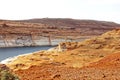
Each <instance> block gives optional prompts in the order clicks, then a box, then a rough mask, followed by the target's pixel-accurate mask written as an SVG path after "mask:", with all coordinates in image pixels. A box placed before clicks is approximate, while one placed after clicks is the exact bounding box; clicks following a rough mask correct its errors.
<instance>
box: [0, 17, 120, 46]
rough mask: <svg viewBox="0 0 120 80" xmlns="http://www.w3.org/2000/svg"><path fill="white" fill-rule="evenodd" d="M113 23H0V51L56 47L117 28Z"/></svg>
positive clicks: (63, 21) (62, 21) (47, 19)
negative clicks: (30, 47)
mask: <svg viewBox="0 0 120 80" xmlns="http://www.w3.org/2000/svg"><path fill="white" fill-rule="evenodd" d="M119 27H120V25H119V24H116V23H113V22H105V21H93V20H74V19H49V18H44V19H33V20H23V21H10V20H0V47H16V46H43V45H57V44H58V43H59V42H64V41H82V40H84V39H87V38H90V37H91V36H96V35H100V34H102V33H104V32H106V31H109V30H112V29H115V28H119Z"/></svg>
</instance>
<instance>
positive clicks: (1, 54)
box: [0, 46, 52, 61]
mask: <svg viewBox="0 0 120 80" xmlns="http://www.w3.org/2000/svg"><path fill="white" fill-rule="evenodd" d="M51 47H52V46H42V47H41V46H37V47H10V48H0V61H2V60H4V59H6V58H9V57H14V56H18V55H21V54H25V53H31V52H35V51H40V50H47V49H49V48H51Z"/></svg>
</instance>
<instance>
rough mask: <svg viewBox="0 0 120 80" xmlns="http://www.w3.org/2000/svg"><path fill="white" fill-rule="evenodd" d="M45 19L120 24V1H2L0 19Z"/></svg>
mask: <svg viewBox="0 0 120 80" xmlns="http://www.w3.org/2000/svg"><path fill="white" fill-rule="evenodd" d="M45 17H48V18H74V19H94V20H104V21H114V22H117V23H120V0H0V19H10V20H19V19H31V18H45Z"/></svg>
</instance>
